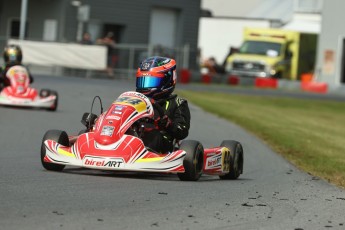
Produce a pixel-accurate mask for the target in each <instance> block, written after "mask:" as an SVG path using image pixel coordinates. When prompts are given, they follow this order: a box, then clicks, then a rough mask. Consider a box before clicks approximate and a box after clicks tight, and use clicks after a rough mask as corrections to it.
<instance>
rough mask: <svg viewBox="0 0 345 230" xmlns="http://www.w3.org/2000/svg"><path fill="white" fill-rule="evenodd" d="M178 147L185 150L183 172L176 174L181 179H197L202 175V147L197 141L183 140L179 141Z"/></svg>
mask: <svg viewBox="0 0 345 230" xmlns="http://www.w3.org/2000/svg"><path fill="white" fill-rule="evenodd" d="M180 149H182V150H184V151H186V156H185V158H184V160H183V167H184V168H185V172H184V173H178V174H177V176H178V177H179V179H180V180H182V181H197V180H199V178H200V177H201V175H202V168H203V165H204V164H203V161H204V147H203V146H202V144H201V143H200V142H198V141H194V140H185V141H182V142H181V145H180Z"/></svg>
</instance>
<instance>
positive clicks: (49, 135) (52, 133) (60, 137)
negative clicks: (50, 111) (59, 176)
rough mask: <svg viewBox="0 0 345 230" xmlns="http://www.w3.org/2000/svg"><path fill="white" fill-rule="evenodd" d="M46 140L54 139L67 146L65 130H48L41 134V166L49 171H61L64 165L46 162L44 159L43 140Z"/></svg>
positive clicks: (67, 140)
mask: <svg viewBox="0 0 345 230" xmlns="http://www.w3.org/2000/svg"><path fill="white" fill-rule="evenodd" d="M46 140H54V141H56V142H57V143H59V144H61V145H64V146H69V139H68V135H67V133H66V132H65V131H60V130H48V131H47V132H46V133H45V134H44V136H43V139H42V145H41V163H42V166H43V168H45V169H47V170H50V171H62V170H63V169H64V168H65V165H59V164H55V163H48V162H45V161H44V157H45V156H46V148H45V145H44V141H46Z"/></svg>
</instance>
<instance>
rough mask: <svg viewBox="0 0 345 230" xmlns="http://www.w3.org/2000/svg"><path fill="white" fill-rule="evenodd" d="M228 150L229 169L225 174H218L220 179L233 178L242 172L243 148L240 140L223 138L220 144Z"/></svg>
mask: <svg viewBox="0 0 345 230" xmlns="http://www.w3.org/2000/svg"><path fill="white" fill-rule="evenodd" d="M220 146H221V147H227V148H228V149H229V150H230V155H229V156H230V171H229V173H227V174H225V175H220V176H219V178H220V179H224V180H235V179H237V178H238V177H239V176H240V174H242V173H243V148H242V145H241V143H240V142H238V141H233V140H225V141H222V143H221V144H220Z"/></svg>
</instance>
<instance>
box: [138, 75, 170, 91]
mask: <svg viewBox="0 0 345 230" xmlns="http://www.w3.org/2000/svg"><path fill="white" fill-rule="evenodd" d="M163 80H164V78H162V77H155V76H144V77H137V82H136V83H137V89H147V88H159V87H160V86H161V85H162V82H163Z"/></svg>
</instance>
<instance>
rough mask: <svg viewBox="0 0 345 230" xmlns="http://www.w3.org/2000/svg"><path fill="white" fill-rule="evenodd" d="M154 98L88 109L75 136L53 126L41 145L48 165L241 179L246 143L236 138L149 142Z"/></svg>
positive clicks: (129, 95) (127, 97)
mask: <svg viewBox="0 0 345 230" xmlns="http://www.w3.org/2000/svg"><path fill="white" fill-rule="evenodd" d="M153 113H154V110H153V106H152V104H151V102H150V100H149V99H148V98H147V97H146V96H144V95H143V94H140V93H137V92H125V93H123V94H121V95H120V96H119V97H118V98H117V99H116V101H115V102H114V103H112V104H111V106H110V107H109V109H108V110H107V111H105V112H103V111H101V115H100V116H99V117H97V116H96V115H94V114H92V109H91V113H85V114H84V115H83V118H82V123H83V124H84V125H85V126H86V130H83V131H81V132H80V134H79V135H76V136H68V135H67V133H66V132H65V131H60V130H49V131H47V132H46V133H45V135H44V137H43V140H42V145H41V162H42V165H43V167H44V168H45V169H47V170H52V171H61V170H63V169H64V167H65V166H66V165H71V166H78V167H86V168H92V169H100V170H115V171H116V170H117V171H136V172H155V173H174V174H177V175H178V177H179V178H180V180H187V181H196V180H198V179H199V178H200V176H201V175H202V174H203V173H204V174H210V175H219V177H220V178H221V179H237V178H238V177H239V175H240V174H241V173H242V172H243V148H242V145H241V144H240V143H239V142H237V141H234V140H225V141H223V142H222V143H221V145H220V146H219V147H213V148H207V149H204V148H203V146H202V144H201V143H200V142H199V141H195V140H184V141H181V142H178V143H177V145H176V148H175V150H174V151H173V152H171V153H164V154H161V153H156V152H154V151H153V150H151V149H148V148H146V147H145V145H144V143H143V142H142V140H141V139H140V137H141V135H142V131H143V129H144V127H145V125H147V124H148V123H149V121H152V119H153Z"/></svg>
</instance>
